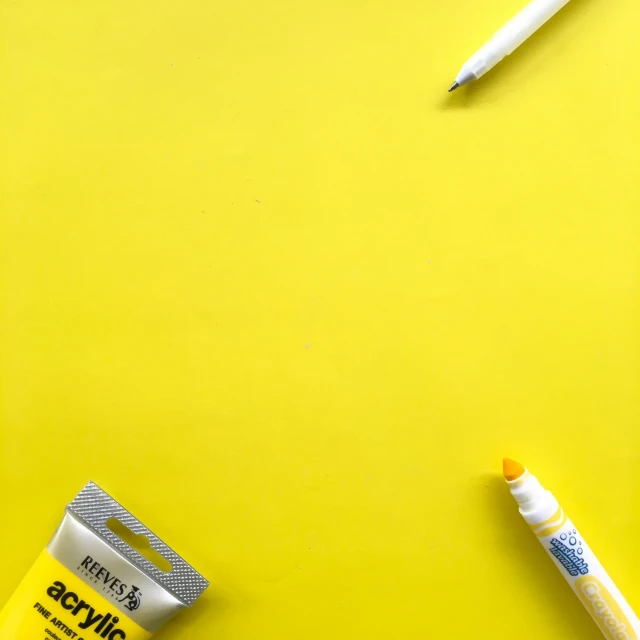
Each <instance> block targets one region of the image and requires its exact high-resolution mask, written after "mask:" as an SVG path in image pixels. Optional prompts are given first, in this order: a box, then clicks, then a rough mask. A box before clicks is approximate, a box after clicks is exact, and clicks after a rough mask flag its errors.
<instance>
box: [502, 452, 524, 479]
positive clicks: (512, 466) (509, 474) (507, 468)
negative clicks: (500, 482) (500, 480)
mask: <svg viewBox="0 0 640 640" xmlns="http://www.w3.org/2000/svg"><path fill="white" fill-rule="evenodd" d="M524 471H525V469H524V467H523V466H522V465H521V464H520V463H519V462H516V461H515V460H511V458H504V459H503V461H502V473H503V475H504V478H505V480H508V481H509V482H513V481H514V480H517V479H518V478H519V477H521V476H522V475H523V474H524Z"/></svg>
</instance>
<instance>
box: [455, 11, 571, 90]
mask: <svg viewBox="0 0 640 640" xmlns="http://www.w3.org/2000/svg"><path fill="white" fill-rule="evenodd" d="M568 3H569V0H532V1H531V2H530V3H529V4H528V5H527V6H526V7H525V8H524V9H523V10H522V11H521V12H520V13H519V14H518V15H517V16H515V17H514V18H512V19H511V20H510V21H509V22H507V24H505V25H504V27H502V29H500V31H498V32H497V33H496V34H495V35H494V36H493V37H492V38H491V40H489V42H487V44H485V45H484V46H483V47H482V48H481V49H480V50H479V51H478V52H477V53H475V54H473V56H471V58H470V59H469V60H468V61H467V62H466V63H465V65H464V66H463V67H462V70H461V71H460V73H459V74H458V77H457V78H456V82H457V83H458V84H459V85H460V86H462V85H465V84H468V83H469V82H472V81H473V80H477V79H478V78H481V77H482V76H483V75H484V74H485V73H487V71H490V70H491V69H493V67H495V66H496V65H497V64H498V63H499V62H501V61H502V60H504V58H506V56H508V55H509V54H511V53H513V52H514V51H515V50H516V49H517V48H518V47H519V46H520V45H521V44H522V43H523V42H525V40H527V39H529V37H530V36H532V35H533V34H534V33H535V32H536V31H537V30H538V29H539V28H540V27H541V26H542V25H543V24H545V23H546V22H547V21H548V20H549V19H550V18H552V17H553V16H554V15H555V14H556V13H558V11H560V9H562V7H564V6H565V5H566V4H568Z"/></svg>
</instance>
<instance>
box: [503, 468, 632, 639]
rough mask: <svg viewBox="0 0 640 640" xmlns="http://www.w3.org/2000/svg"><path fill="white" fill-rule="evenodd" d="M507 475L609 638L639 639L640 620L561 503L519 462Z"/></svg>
mask: <svg viewBox="0 0 640 640" xmlns="http://www.w3.org/2000/svg"><path fill="white" fill-rule="evenodd" d="M502 471H503V475H504V478H505V480H506V481H507V483H508V485H509V489H510V490H511V495H512V496H513V497H514V498H515V499H516V502H517V503H518V505H519V506H520V514H521V515H522V517H523V518H524V519H525V520H526V522H527V524H528V525H529V526H530V527H531V530H532V531H533V533H534V534H535V535H536V536H537V538H538V540H539V541H540V543H541V544H542V546H543V547H544V548H545V549H546V551H547V553H548V554H549V555H550V556H551V559H552V560H553V561H554V563H555V565H556V566H557V567H558V569H559V570H560V573H561V574H562V575H563V576H564V577H565V580H566V581H567V582H568V583H569V584H570V585H571V588H572V589H573V590H574V592H575V593H576V595H577V596H578V598H580V601H581V602H582V604H583V605H584V606H585V607H586V609H587V611H588V612H589V613H590V614H591V617H592V618H593V620H594V621H595V623H596V624H597V625H598V627H599V628H600V631H602V634H603V635H604V637H605V638H607V640H638V638H639V637H640V621H639V620H638V618H637V616H636V614H635V613H634V612H633V610H632V609H631V607H630V606H629V605H628V604H627V601H626V600H625V599H624V597H623V595H622V594H621V593H620V591H619V590H618V588H617V587H616V585H615V584H614V583H613V580H611V578H610V577H609V575H608V574H607V572H606V571H605V570H604V567H603V566H602V565H601V564H600V562H598V559H597V558H596V557H595V555H594V553H593V551H591V549H590V548H589V546H588V545H587V543H586V542H585V541H584V539H583V538H582V536H581V535H580V533H578V530H577V529H576V528H575V526H574V524H573V523H572V522H571V520H569V519H568V518H567V516H566V515H565V512H564V510H563V509H562V507H561V506H560V505H559V504H558V501H557V500H556V499H555V498H554V497H553V495H551V493H550V492H549V491H547V490H546V489H544V488H543V487H542V485H541V484H540V482H539V481H538V480H537V479H536V478H535V476H532V475H531V474H530V473H529V472H528V471H527V470H526V469H525V468H524V467H523V466H522V465H521V464H520V463H519V462H515V461H514V460H509V458H505V459H504V461H503V467H502Z"/></svg>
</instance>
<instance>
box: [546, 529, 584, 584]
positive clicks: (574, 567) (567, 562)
mask: <svg viewBox="0 0 640 640" xmlns="http://www.w3.org/2000/svg"><path fill="white" fill-rule="evenodd" d="M571 540H572V541H573V542H571V544H575V538H571ZM549 551H551V554H552V555H553V556H555V557H556V558H557V559H558V561H559V562H560V564H561V565H562V566H563V567H564V568H565V569H566V570H567V571H568V572H569V575H571V576H574V577H575V576H579V575H583V576H586V575H587V574H588V573H589V565H588V564H587V563H586V562H585V561H584V560H583V559H582V558H581V557H580V556H579V555H578V554H577V553H576V552H575V550H574V549H571V548H570V547H567V545H566V544H563V543H562V542H560V540H558V539H557V538H553V539H552V540H551V546H550V547H549Z"/></svg>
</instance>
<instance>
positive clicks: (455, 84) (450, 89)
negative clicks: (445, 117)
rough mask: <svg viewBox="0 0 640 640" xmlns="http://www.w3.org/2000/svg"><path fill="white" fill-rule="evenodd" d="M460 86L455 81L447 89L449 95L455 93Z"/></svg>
mask: <svg viewBox="0 0 640 640" xmlns="http://www.w3.org/2000/svg"><path fill="white" fill-rule="evenodd" d="M459 86H460V85H459V84H458V81H457V80H456V81H455V82H454V83H453V84H452V85H451V87H449V93H451V92H452V91H455V90H456V89H457V88H458V87H459Z"/></svg>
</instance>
